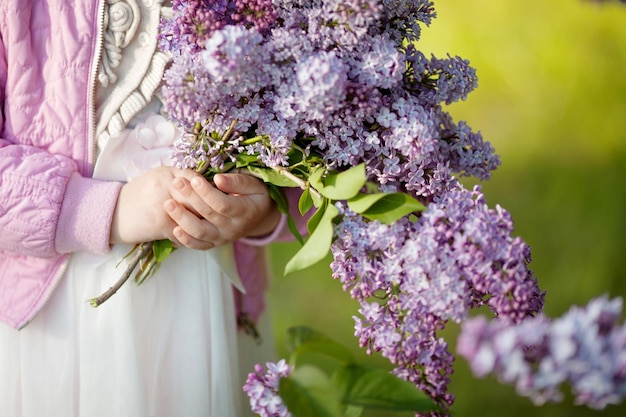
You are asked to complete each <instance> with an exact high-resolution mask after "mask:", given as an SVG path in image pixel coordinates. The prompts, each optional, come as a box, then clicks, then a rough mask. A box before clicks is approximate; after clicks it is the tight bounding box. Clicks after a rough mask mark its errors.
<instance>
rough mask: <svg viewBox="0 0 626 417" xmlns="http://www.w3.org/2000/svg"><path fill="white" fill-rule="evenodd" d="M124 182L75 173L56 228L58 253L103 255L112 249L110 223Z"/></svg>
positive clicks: (67, 190) (66, 190)
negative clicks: (101, 179)
mask: <svg viewBox="0 0 626 417" xmlns="http://www.w3.org/2000/svg"><path fill="white" fill-rule="evenodd" d="M122 185H123V184H122V183H121V182H114V181H100V180H95V179H93V178H84V177H81V176H80V175H79V174H76V173H75V174H73V175H72V177H71V178H70V180H69V182H68V184H67V188H66V189H65V197H64V198H63V204H62V206H61V213H60V215H59V223H58V225H57V230H56V237H55V249H56V251H57V252H59V253H71V252H76V251H80V250H86V251H88V252H93V253H98V254H104V253H107V252H108V251H109V250H110V244H109V237H110V236H109V235H110V233H111V222H112V219H113V212H114V211H115V205H116V204H117V197H118V195H119V192H120V189H121V188H122Z"/></svg>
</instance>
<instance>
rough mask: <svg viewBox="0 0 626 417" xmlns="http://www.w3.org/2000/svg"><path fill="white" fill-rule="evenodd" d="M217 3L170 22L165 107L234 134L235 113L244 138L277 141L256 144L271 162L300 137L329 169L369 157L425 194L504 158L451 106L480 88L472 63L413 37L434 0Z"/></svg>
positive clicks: (197, 4)
mask: <svg viewBox="0 0 626 417" xmlns="http://www.w3.org/2000/svg"><path fill="white" fill-rule="evenodd" d="M207 3H208V2H202V1H191V2H180V1H179V2H175V5H174V12H175V14H174V18H172V19H171V20H168V21H165V22H164V24H163V27H164V28H163V31H164V35H163V36H162V42H161V47H162V48H164V49H166V50H168V51H170V52H172V53H173V54H174V56H175V60H174V62H173V64H172V66H171V68H170V69H169V70H168V71H167V73H166V75H165V86H164V88H163V97H164V103H165V109H166V111H167V113H168V115H170V116H171V117H172V118H173V119H174V120H176V121H178V122H179V123H180V124H181V125H183V126H184V127H186V128H187V129H190V128H191V127H192V126H194V125H195V124H196V123H197V122H198V121H202V122H203V129H204V130H206V131H207V132H208V133H209V132H224V131H225V130H226V129H227V128H228V126H229V125H230V123H231V122H232V120H234V119H236V120H237V121H238V124H237V126H236V129H235V134H234V136H244V137H246V138H250V137H251V136H265V137H267V138H269V142H268V141H265V142H255V144H254V145H253V146H251V147H249V148H248V151H249V152H252V153H258V154H260V155H262V161H263V163H264V164H266V165H267V166H270V167H271V166H276V165H286V164H287V163H288V162H287V161H288V158H287V153H288V152H289V150H290V146H291V144H292V143H294V142H298V141H300V142H302V143H301V144H302V146H303V147H308V148H310V149H311V151H312V152H316V153H318V154H320V155H321V156H322V157H323V158H324V161H325V162H326V164H327V165H328V167H329V168H330V169H341V168H344V167H348V166H352V165H355V164H358V163H361V162H365V163H366V166H367V173H368V176H369V177H370V179H372V180H373V181H375V182H376V183H378V184H381V188H382V189H384V190H400V191H407V192H410V193H412V194H414V195H416V196H423V197H428V196H432V195H436V194H438V193H441V192H445V191H446V190H447V189H449V188H450V187H451V186H453V185H454V183H455V180H454V175H455V174H458V175H473V176H476V177H478V178H481V179H486V178H488V177H489V175H490V172H491V171H492V170H493V169H495V168H496V167H497V166H498V164H499V159H498V157H497V156H496V155H495V154H494V150H493V148H492V147H491V145H490V144H489V143H488V142H485V141H483V139H482V136H481V135H480V133H476V132H472V131H471V129H470V128H469V127H468V126H467V125H466V124H464V123H459V124H456V123H454V122H453V121H452V119H451V117H450V116H449V115H448V113H447V112H446V111H445V110H444V108H443V107H442V106H443V105H444V104H450V103H452V102H454V101H457V100H463V99H465V97H466V96H467V94H468V93H469V92H470V91H471V90H472V89H474V88H475V87H476V84H477V81H476V73H475V71H474V70H473V69H472V68H471V67H470V66H469V63H468V62H467V61H465V60H463V59H461V58H458V57H455V58H453V57H450V56H448V57H447V58H445V59H438V58H436V57H434V56H433V57H432V58H430V59H428V58H426V57H425V56H424V55H423V54H421V53H420V52H418V51H417V50H416V49H415V46H414V44H413V43H410V44H408V46H407V45H406V39H409V40H412V41H417V40H418V38H419V28H420V24H429V23H430V21H431V20H432V19H433V18H434V17H435V12H434V9H433V4H432V2H430V1H426V0H419V1H400V0H393V1H392V0H388V1H377V0H349V1H339V0H310V1H304V0H301V1H296V2H292V1H289V2H287V1H283V0H274V1H273V2H270V1H268V0H258V1H256V2H255V1H253V0H247V1H245V2H244V1H234V2H233V1H231V2H227V1H220V2H210V6H209V5H208V4H207ZM244 9H245V11H243V12H242V11H241V10H244ZM240 15H241V16H245V19H246V20H245V24H242V23H241V19H242V18H241V16H240ZM189 44H191V45H194V47H189V46H188V45H189ZM308 138H314V140H312V141H310V140H307V139H308ZM179 159H180V158H179V157H178V156H176V155H175V157H174V160H175V161H179ZM209 159H210V158H209Z"/></svg>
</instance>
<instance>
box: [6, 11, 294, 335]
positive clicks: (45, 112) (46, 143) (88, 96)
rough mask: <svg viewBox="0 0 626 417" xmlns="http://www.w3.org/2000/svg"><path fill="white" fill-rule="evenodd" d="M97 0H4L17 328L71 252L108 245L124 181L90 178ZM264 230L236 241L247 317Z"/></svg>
mask: <svg viewBox="0 0 626 417" xmlns="http://www.w3.org/2000/svg"><path fill="white" fill-rule="evenodd" d="M100 6H101V5H100V1H97V0H65V1H44V0H2V1H1V2H0V103H1V104H2V118H0V320H1V321H3V322H6V323H8V324H9V325H11V326H13V327H15V328H21V327H23V326H25V325H26V324H27V323H28V322H29V321H30V320H31V319H32V318H33V317H34V316H35V315H36V314H37V313H38V312H39V311H40V310H41V308H42V307H43V305H44V304H45V303H46V301H47V300H48V299H49V298H50V297H51V296H53V292H54V289H55V287H56V285H57V283H58V282H59V280H60V279H62V277H63V273H64V269H65V266H66V264H67V262H68V256H69V254H70V253H71V252H74V251H79V250H85V251H91V252H95V253H106V252H108V251H109V232H110V225H111V218H112V214H113V211H114V208H115V203H116V200H117V195H118V193H119V190H120V188H121V186H122V184H121V183H117V182H105V181H99V180H95V179H93V178H91V173H92V163H93V148H94V143H93V141H94V138H93V136H94V123H95V120H94V110H93V106H94V103H93V95H94V79H95V69H96V67H95V66H96V63H95V62H94V61H95V51H96V49H97V48H98V43H99V42H100V40H99V39H97V37H98V36H97V26H98V16H99V10H100ZM292 197H293V196H292ZM292 207H293V205H292ZM287 234H288V232H285V231H282V230H280V231H277V232H275V233H274V234H273V236H271V237H270V239H271V238H280V237H282V236H286V235H287ZM270 239H263V240H259V241H257V242H253V241H250V240H248V241H246V242H243V241H240V242H236V243H235V256H236V261H237V267H238V270H239V272H240V275H241V278H242V281H243V284H244V286H245V287H246V295H245V296H243V297H242V296H241V295H238V296H237V297H236V300H237V304H238V308H239V311H240V312H246V313H248V314H249V315H251V316H252V318H254V317H256V316H257V315H258V314H259V313H260V312H261V310H262V309H263V305H264V304H263V293H264V291H265V289H266V287H267V283H268V277H267V268H266V267H265V265H264V262H265V255H264V252H263V251H262V250H261V249H260V248H259V247H258V246H255V245H257V244H258V245H263V244H266V243H268V241H269V240H270Z"/></svg>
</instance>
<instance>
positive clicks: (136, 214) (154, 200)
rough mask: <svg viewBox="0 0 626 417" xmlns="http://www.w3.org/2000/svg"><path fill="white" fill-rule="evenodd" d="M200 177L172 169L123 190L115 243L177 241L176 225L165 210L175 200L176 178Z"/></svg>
mask: <svg viewBox="0 0 626 417" xmlns="http://www.w3.org/2000/svg"><path fill="white" fill-rule="evenodd" d="M185 175H186V176H188V177H189V178H192V177H193V176H195V175H196V174H194V173H193V172H191V171H183V170H180V169H176V168H171V167H160V168H155V169H153V170H150V171H148V172H147V173H145V174H143V175H141V176H140V177H137V178H135V179H133V180H131V181H130V182H128V183H127V184H125V185H124V186H123V187H122V190H121V191H120V195H119V197H118V199H117V205H116V207H115V212H114V214H113V221H112V224H111V235H110V242H111V243H129V244H136V243H142V242H151V241H154V240H160V239H170V240H172V241H173V242H174V243H179V242H177V241H176V239H175V237H174V235H173V234H172V231H173V230H174V228H175V227H176V223H175V222H174V221H173V220H172V219H171V218H170V216H169V215H168V214H167V213H166V212H165V210H164V209H163V205H164V203H165V202H166V201H168V200H170V199H171V198H172V196H171V194H170V189H171V188H172V182H173V181H174V179H175V178H177V177H180V176H185Z"/></svg>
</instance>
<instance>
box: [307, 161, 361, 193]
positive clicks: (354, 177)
mask: <svg viewBox="0 0 626 417" xmlns="http://www.w3.org/2000/svg"><path fill="white" fill-rule="evenodd" d="M366 180H367V177H366V176H365V164H359V165H357V166H354V167H352V168H350V169H348V170H346V171H341V172H329V173H328V174H327V175H326V178H324V180H323V183H324V184H323V187H322V188H321V189H318V191H319V192H320V194H322V195H323V196H324V197H327V198H330V199H331V200H348V199H350V198H352V197H354V196H355V195H357V193H358V192H359V191H360V190H361V188H363V186H364V185H365V181H366Z"/></svg>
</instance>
